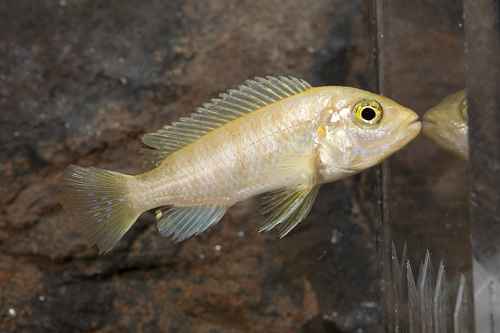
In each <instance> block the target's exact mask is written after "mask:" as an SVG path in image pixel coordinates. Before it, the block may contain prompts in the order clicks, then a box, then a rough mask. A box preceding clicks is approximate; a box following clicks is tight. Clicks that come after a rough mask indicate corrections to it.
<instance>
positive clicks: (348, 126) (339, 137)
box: [317, 87, 421, 178]
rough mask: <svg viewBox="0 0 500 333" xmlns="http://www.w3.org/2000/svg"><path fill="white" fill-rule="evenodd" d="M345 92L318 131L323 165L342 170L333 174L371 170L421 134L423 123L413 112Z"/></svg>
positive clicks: (353, 91)
mask: <svg viewBox="0 0 500 333" xmlns="http://www.w3.org/2000/svg"><path fill="white" fill-rule="evenodd" d="M342 90H345V91H343V93H341V94H339V95H340V97H339V96H337V97H336V98H333V99H332V101H331V104H330V105H329V107H328V108H329V111H330V113H329V115H328V116H327V119H325V120H324V122H323V124H324V125H323V126H319V127H318V130H317V138H318V140H319V141H320V143H321V144H320V146H321V148H320V150H321V152H320V159H321V163H323V164H324V165H326V166H327V168H330V169H331V170H338V171H336V172H333V171H332V174H335V173H336V174H339V171H345V172H351V173H355V172H360V171H362V170H365V169H367V168H370V167H372V166H374V165H376V164H378V163H380V162H382V161H383V160H384V159H386V158H387V157H389V156H390V155H392V154H393V153H395V152H396V151H397V150H399V149H401V148H402V147H404V146H405V145H406V144H408V143H409V142H410V141H411V140H412V139H414V138H415V137H416V136H417V135H418V133H419V132H420V128H421V123H420V122H419V121H418V115H417V114H416V113H415V112H413V111H412V110H410V109H407V108H405V107H403V106H401V105H399V104H398V103H396V102H394V101H392V100H390V99H389V98H386V97H383V96H380V95H376V94H372V93H369V92H366V91H363V90H359V89H355V88H347V87H344V88H343V89H342ZM339 169H340V170H339ZM326 178H331V177H326Z"/></svg>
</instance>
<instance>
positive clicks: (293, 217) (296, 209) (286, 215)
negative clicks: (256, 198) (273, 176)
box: [260, 185, 321, 237]
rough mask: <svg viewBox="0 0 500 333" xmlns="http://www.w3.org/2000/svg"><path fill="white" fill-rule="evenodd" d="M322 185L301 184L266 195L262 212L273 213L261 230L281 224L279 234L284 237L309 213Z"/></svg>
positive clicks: (267, 229)
mask: <svg viewBox="0 0 500 333" xmlns="http://www.w3.org/2000/svg"><path fill="white" fill-rule="evenodd" d="M320 186H321V185H301V186H298V187H294V188H290V189H285V190H282V191H276V192H272V193H269V194H268V195H266V196H265V197H264V198H263V199H262V204H263V206H262V209H261V213H262V214H265V213H269V212H271V215H270V216H269V217H268V218H267V221H266V222H265V223H264V225H263V226H262V227H261V228H260V231H269V230H271V229H272V228H274V227H275V226H276V225H278V224H281V226H280V229H279V235H280V237H284V236H285V235H286V234H288V233H289V232H290V231H291V230H292V229H293V228H294V227H295V226H296V225H297V224H298V223H299V222H300V221H302V220H303V219H304V218H305V217H306V215H307V214H308V213H309V211H310V210H311V206H312V203H313V202H314V199H315V198H316V194H317V193H318V190H319V188H320Z"/></svg>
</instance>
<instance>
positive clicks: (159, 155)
mask: <svg viewBox="0 0 500 333" xmlns="http://www.w3.org/2000/svg"><path fill="white" fill-rule="evenodd" d="M311 88H312V87H311V85H310V84H309V83H307V82H306V81H304V80H302V79H296V78H294V77H285V76H280V77H279V78H276V77H272V76H267V77H266V78H262V77H256V78H255V79H254V80H247V81H246V82H245V85H240V86H239V87H238V89H231V90H229V91H228V92H226V93H223V94H221V95H219V98H214V99H212V100H211V101H210V102H209V103H205V104H203V106H202V107H199V108H197V112H195V113H193V114H192V115H191V116H190V117H184V118H181V119H179V121H177V122H174V123H173V124H172V125H169V126H165V127H163V128H162V129H159V130H158V131H156V132H154V133H150V134H146V135H144V136H143V137H142V142H143V143H145V144H146V145H148V146H150V147H152V148H155V149H145V148H143V149H141V151H140V153H141V155H142V156H141V160H142V166H143V168H144V169H145V170H151V169H154V168H156V167H157V166H158V165H160V163H161V162H162V161H163V160H164V159H165V158H166V157H168V156H169V155H171V154H173V153H174V152H176V151H178V150H179V149H182V148H184V147H186V146H187V145H189V144H190V143H192V142H194V141H196V140H198V139H199V138H201V137H202V136H204V135H206V134H207V133H209V132H211V131H213V130H215V129H216V128H218V127H220V126H223V125H225V124H227V123H228V122H230V121H232V120H234V119H236V118H239V117H242V116H244V115H246V114H248V113H250V112H252V111H255V110H257V109H260V108H262V107H264V106H266V105H270V104H272V103H275V102H277V101H280V100H282V99H285V98H287V97H290V96H293V95H296V94H299V93H301V92H304V91H306V90H309V89H311Z"/></svg>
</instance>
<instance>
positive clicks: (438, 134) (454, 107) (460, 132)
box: [422, 89, 469, 160]
mask: <svg viewBox="0 0 500 333" xmlns="http://www.w3.org/2000/svg"><path fill="white" fill-rule="evenodd" d="M422 131H423V132H424V134H425V135H426V136H427V137H428V138H429V139H431V140H432V141H433V142H434V143H436V144H437V145H439V146H440V147H441V148H442V149H444V150H445V151H447V152H449V153H451V154H453V155H455V156H458V157H460V158H462V159H464V160H469V139H468V124H467V92H466V90H465V89H464V90H460V91H458V92H456V93H454V94H451V95H449V96H447V97H446V98H445V99H443V100H442V101H441V102H440V103H439V104H438V105H436V106H434V107H433V108H431V109H429V111H427V112H426V113H425V114H424V117H423V120H422Z"/></svg>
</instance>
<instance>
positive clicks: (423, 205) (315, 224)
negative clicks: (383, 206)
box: [0, 0, 463, 332]
mask: <svg viewBox="0 0 500 333" xmlns="http://www.w3.org/2000/svg"><path fill="white" fill-rule="evenodd" d="M424 2H425V4H427V5H428V6H430V7H431V8H433V6H434V8H438V9H439V10H441V8H442V7H443V6H444V7H443V8H445V9H446V8H448V7H449V6H452V4H450V3H448V2H446V1H444V2H443V3H444V5H443V4H440V3H439V2H436V1H430V2H426V1H424ZM370 6H371V4H370V2H369V1H368V0H355V1H352V0H349V1H347V0H329V1H326V0H305V1H297V0H287V1H285V0H270V1H253V0H252V1H251V0H241V1H238V2H233V1H229V0H199V1H192V0H191V1H190V0H169V1H161V0H148V1H142V2H138V1H131V0H110V1H106V2H102V1H95V0H58V1H49V0H40V1H30V0H17V1H13V0H12V1H11V0H7V1H1V2H0V31H1V32H2V35H1V37H0V142H1V147H2V148H1V149H0V205H1V206H0V207H1V209H0V331H2V332H26V331H30V332H42V331H43V332H47V331H56V332H79V331H81V332H84V331H92V332H117V331H119V332H384V326H383V320H384V315H383V313H384V310H383V306H384V294H383V292H382V286H383V285H384V284H383V276H384V274H383V272H380V267H381V266H380V260H379V257H378V254H377V247H378V245H379V243H378V242H379V239H378V238H377V235H378V233H377V229H378V228H379V226H378V221H379V216H380V211H379V206H380V205H379V204H380V201H379V200H380V193H379V183H378V179H379V177H380V174H379V169H377V168H374V169H372V170H368V171H366V172H363V173H361V174H359V175H357V176H354V177H350V178H347V179H345V180H343V181H338V182H335V183H332V184H327V185H324V186H323V187H322V189H321V190H320V193H319V194H318V197H317V200H316V202H315V204H314V206H313V208H312V211H311V213H310V214H309V216H308V217H307V219H306V220H305V221H303V222H302V223H301V224H300V225H299V226H298V227H297V228H296V229H295V230H294V231H292V232H291V233H290V234H289V235H288V236H286V237H285V238H283V239H281V240H280V239H279V237H278V235H277V231H276V230H273V231H271V232H269V233H258V229H259V226H260V225H261V224H262V223H263V222H264V218H263V217H262V216H260V215H259V213H258V209H259V198H254V199H250V200H247V201H245V202H243V203H241V204H238V205H236V206H235V207H233V208H231V209H230V210H229V211H228V213H227V214H226V215H225V217H224V218H223V219H222V220H221V222H220V223H219V224H217V225H215V226H213V227H211V228H209V230H207V231H206V232H204V233H203V234H201V235H200V236H197V237H192V238H190V239H188V240H187V241H185V242H182V243H177V244H174V243H173V242H172V241H170V240H169V239H164V238H161V237H160V236H159V234H158V232H157V228H156V221H155V218H154V215H153V213H152V212H148V213H145V214H143V215H142V216H141V217H140V218H139V220H138V222H137V223H136V224H135V225H134V226H133V227H132V229H131V230H130V231H129V232H128V233H127V234H126V235H125V237H124V238H123V239H122V240H121V241H120V242H119V244H118V246H117V247H116V248H115V249H114V250H113V251H112V252H110V253H109V254H107V255H104V256H97V250H96V249H95V248H87V247H86V246H85V245H84V244H83V242H82V236H81V234H80V232H79V231H78V230H77V228H76V227H75V225H74V223H73V221H72V220H71V219H70V218H69V217H68V215H67V214H66V213H65V212H64V211H63V210H62V207H61V206H60V205H59V203H58V201H57V190H56V188H55V186H54V179H55V177H57V175H58V174H60V173H61V171H62V170H63V169H64V168H65V167H66V166H67V165H68V164H76V165H80V166H96V167H100V168H105V169H111V170H116V171H120V172H123V173H129V174H138V173H140V172H141V171H142V170H141V165H140V160H139V154H138V150H139V149H140V148H141V147H142V144H141V142H140V137H141V135H143V134H145V133H149V132H153V131H155V130H156V129H158V128H160V127H162V126H164V125H166V124H168V123H171V122H172V121H175V120H177V119H178V118H179V117H182V116H187V115H188V114H189V113H191V112H192V111H193V110H194V109H195V107H197V106H199V105H201V104H202V103H203V102H207V101H208V100H210V98H214V97H216V96H217V95H218V94H219V93H221V92H224V91H226V90H227V89H229V88H234V87H236V86H237V85H238V84H241V83H242V82H244V80H245V79H248V78H252V77H254V76H265V75H293V76H296V77H301V78H304V79H306V80H308V81H309V82H310V83H311V84H312V85H314V86H318V85H349V86H355V87H359V88H363V89H368V90H371V91H375V89H376V85H375V76H376V75H375V74H376V73H375V70H374V64H373V62H372V55H373V44H372V42H371V32H370V31H371V30H370V28H371V26H370V13H369V9H370ZM447 6H448V7H447ZM422 8H423V7H421V6H420V7H419V6H417V7H415V8H413V9H412V8H408V7H401V8H399V9H398V12H397V13H401V12H402V13H403V14H404V15H402V16H398V17H399V20H398V21H397V22H399V23H401V25H399V26H397V25H396V26H395V28H394V27H393V29H394V30H395V31H399V32H400V33H401V36H402V37H401V38H407V40H409V41H410V42H411V41H415V40H418V38H416V36H418V33H416V32H415V34H414V35H411V34H409V32H411V31H415V29H418V28H421V27H425V26H426V24H427V23H429V21H426V20H425V19H422V18H428V17H429V16H430V17H433V18H439V15H441V14H443V13H447V12H446V10H442V11H439V10H437V11H436V10H434V11H432V10H431V11H425V10H423V9H422ZM425 8H427V7H425ZM415 13H416V14H415ZM431 14H432V15H434V16H432V15H431ZM455 14H457V13H455V12H452V14H450V15H455ZM443 15H445V14H443ZM446 15H448V14H446ZM457 15H460V12H458V14H457ZM405 22H406V23H408V22H410V23H411V22H418V24H416V25H415V24H409V25H408V24H403V23H405ZM450 24H455V22H454V21H453V22H452V23H450ZM450 26H451V25H450ZM398 29H399V30H398ZM405 34H407V35H405ZM408 34H409V36H411V39H409V38H408V37H405V36H408ZM433 37H436V35H432V34H430V35H429V38H428V39H427V40H426V41H425V42H424V44H422V43H419V42H411V43H409V44H401V43H400V44H398V45H402V46H401V47H400V48H395V49H393V50H392V51H391V52H393V53H392V54H394V59H396V60H394V63H393V64H392V66H393V68H394V69H395V70H398V71H400V72H399V73H393V74H392V76H393V77H398V74H401V73H405V75H403V76H401V77H399V78H400V81H397V80H396V81H393V83H391V84H392V85H393V87H399V88H400V89H401V90H400V91H409V89H410V88H411V89H413V90H412V91H413V92H414V94H399V93H394V94H393V96H392V97H394V98H395V99H396V101H398V102H401V103H402V104H404V105H407V106H409V107H412V108H415V110H416V111H418V112H419V113H420V114H422V113H423V112H425V110H426V108H427V107H430V106H432V105H433V104H435V103H437V102H439V100H440V98H442V97H444V95H443V94H444V90H446V89H443V88H439V89H437V90H436V89H435V86H436V84H435V83H436V82H437V81H435V80H434V81H433V80H431V83H432V84H433V85H432V87H433V88H432V89H429V80H428V78H429V77H428V76H425V75H424V74H425V73H426V71H429V70H430V69H429V67H424V68H419V67H418V66H415V65H411V66H408V65H407V63H406V62H405V61H406V60H408V58H399V57H397V56H396V55H397V54H398V53H397V52H400V53H399V54H403V56H405V55H408V53H406V54H405V53H404V52H406V51H410V52H409V53H410V54H413V56H414V57H413V58H411V59H413V61H414V62H413V64H415V63H417V64H419V62H418V61H419V60H420V59H424V58H425V57H424V56H423V55H426V56H429V57H431V56H436V54H430V53H426V52H425V51H426V50H432V49H434V50H439V49H442V46H443V45H445V46H446V45H448V46H449V45H451V46H452V47H451V48H450V47H449V48H448V49H449V50H454V48H455V47H456V46H457V45H456V41H455V40H453V39H451V40H450V39H447V38H441V39H440V38H433ZM437 37H440V36H439V35H438V36H437ZM415 38H416V39H415ZM425 43H427V44H425ZM432 43H435V44H432ZM440 43H441V44H440ZM405 45H410V46H411V48H406V47H405ZM438 53H439V52H438ZM439 54H441V53H439ZM397 59H401V61H399V62H398V61H397ZM425 59H427V61H426V62H425V63H426V64H432V63H433V60H432V58H430V59H429V58H425ZM446 59H448V60H447V61H450V59H451V58H450V57H447V58H446ZM462 59H463V58H462ZM452 60H453V61H455V63H458V62H459V61H460V58H459V57H456V59H452ZM440 61H442V59H441V60H440ZM398 64H400V65H401V66H400V67H398ZM405 66H406V67H405ZM450 66H452V65H451V64H450ZM440 68H441V69H442V71H443V72H445V71H447V70H449V69H450V68H449V67H446V66H441V67H440ZM413 69H417V70H413ZM412 73H413V74H412ZM422 73H423V74H422ZM433 73H434V72H433ZM437 75H438V74H436V76H437ZM436 76H432V77H436ZM411 78H416V79H415V80H413V79H411ZM442 81H444V82H450V81H449V80H448V79H446V78H444V79H443V80H442ZM439 82H441V81H439ZM451 82H452V83H451V84H449V85H448V86H446V87H451V88H453V89H454V88H455V86H457V85H459V81H458V80H456V81H453V79H452V80H451ZM405 89H408V90H405ZM458 89H461V88H457V89H456V90H458ZM392 91H393V92H394V90H392ZM428 91H431V97H430V98H429V99H425V102H424V103H421V102H422V100H420V99H415V98H417V97H416V96H418V94H423V95H424V96H426V98H427V97H428V96H429V95H426V94H428V93H427V92H428ZM451 92H452V91H450V93H451ZM417 140H418V141H416V142H417V143H415V144H414V143H412V144H410V145H409V146H408V147H407V148H405V149H404V150H403V151H401V152H400V153H398V154H397V155H395V157H394V159H393V162H392V163H393V164H392V165H393V168H392V169H393V171H394V175H395V177H394V181H393V185H394V188H395V191H396V192H395V193H396V194H397V195H398V196H397V198H396V201H395V202H394V203H393V206H394V207H400V210H399V211H398V210H397V209H396V210H395V216H396V219H402V222H403V227H400V230H402V231H403V232H402V236H400V238H399V239H398V240H397V242H398V246H399V245H400V244H401V243H402V242H403V241H404V239H406V238H410V239H411V237H412V230H417V231H418V233H417V235H418V238H417V239H416V240H415V239H414V240H415V241H414V243H418V239H423V237H422V235H431V236H432V235H436V234H438V235H439V233H438V232H440V231H442V230H441V229H439V227H438V230H437V231H436V230H434V229H432V228H430V229H429V228H428V227H427V226H425V227H424V226H423V224H422V216H426V215H425V214H426V212H430V213H429V214H433V212H439V211H442V208H443V207H442V206H439V205H438V206H434V208H429V206H428V204H429V203H430V202H432V201H433V200H435V197H431V199H428V197H426V195H428V194H426V193H435V194H434V195H436V196H438V195H441V194H442V191H446V189H447V188H448V187H447V186H448V185H447V184H448V183H449V182H450V180H449V178H446V177H447V175H449V174H450V172H447V171H446V168H445V169H442V168H441V169H436V170H434V171H430V173H428V174H429V175H430V178H425V176H423V174H422V173H420V171H419V170H421V169H420V168H423V167H424V165H425V163H424V159H421V158H418V157H415V156H414V154H413V152H414V151H420V152H423V153H424V154H431V153H433V154H434V155H433V156H432V158H434V157H436V156H437V157H436V158H441V159H442V161H441V162H442V163H445V167H446V165H447V166H448V167H449V166H450V165H451V163H450V162H449V159H446V158H444V157H441V156H443V155H442V154H440V153H439V150H438V149H437V148H434V147H432V145H431V144H430V142H429V141H428V140H427V141H426V139H425V138H418V139H417ZM424 156H425V155H424ZM443 161H444V162H443ZM446 163H447V164H446ZM407 165H411V166H412V167H410V168H409V169H408V168H407V167H406V166H407ZM408 170H411V172H409V171H408ZM424 174H427V173H425V172H424ZM457 175H458V176H460V173H458V174H457ZM432 177H434V178H432ZM443 177H445V178H443ZM452 177H454V176H452ZM422 179H423V180H422ZM436 179H438V180H441V181H440V182H436V181H435V180H436ZM452 182H453V181H452ZM436 183H439V184H441V185H439V186H438V187H437V190H434V191H437V192H429V189H428V188H425V187H424V188H422V184H424V185H425V186H428V187H430V188H434V189H435V188H436V187H434V186H435V185H436ZM398 189H399V190H398ZM401 189H402V190H401ZM440 191H441V192H440ZM415 194H416V196H414V195H415ZM400 198H410V199H407V200H406V201H404V203H405V205H402V204H401V201H397V200H400ZM415 198H417V199H415ZM426 198H427V199H426ZM401 200H402V199H401ZM446 200H450V201H443V202H444V205H445V209H448V208H450V207H451V209H453V207H455V206H456V198H455V197H451V198H447V199H446ZM451 200H455V201H451ZM412 202H415V203H416V205H413V206H412V205H411V203H412ZM450 202H451V204H450ZM446 205H448V206H450V207H448V206H446ZM412 207H413V208H412ZM398 212H399V213H398ZM401 212H404V215H403V214H400V213H401ZM398 214H400V215H398ZM432 216H433V220H432V221H433V222H436V219H439V215H432ZM427 221H428V220H427ZM438 222H439V221H437V222H436V223H434V224H435V225H437V226H440V223H438ZM453 230H455V229H453ZM457 230H458V229H457ZM461 230H462V229H460V230H459V231H460V232H461ZM459 231H457V233H458V232H459ZM436 243H437V244H436ZM440 244H441V245H442V244H443V239H437V241H436V239H432V238H431V239H429V241H428V242H426V243H424V245H425V246H427V247H432V248H433V249H434V248H436V249H437V250H436V251H438V252H439V248H440ZM410 248H411V247H410ZM417 251H420V249H418V250H417ZM418 253H419V254H421V255H422V256H423V253H421V252H418ZM453 253H455V252H453ZM460 255H462V254H461V253H459V254H457V256H460ZM414 257H415V258H416V256H414Z"/></svg>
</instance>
